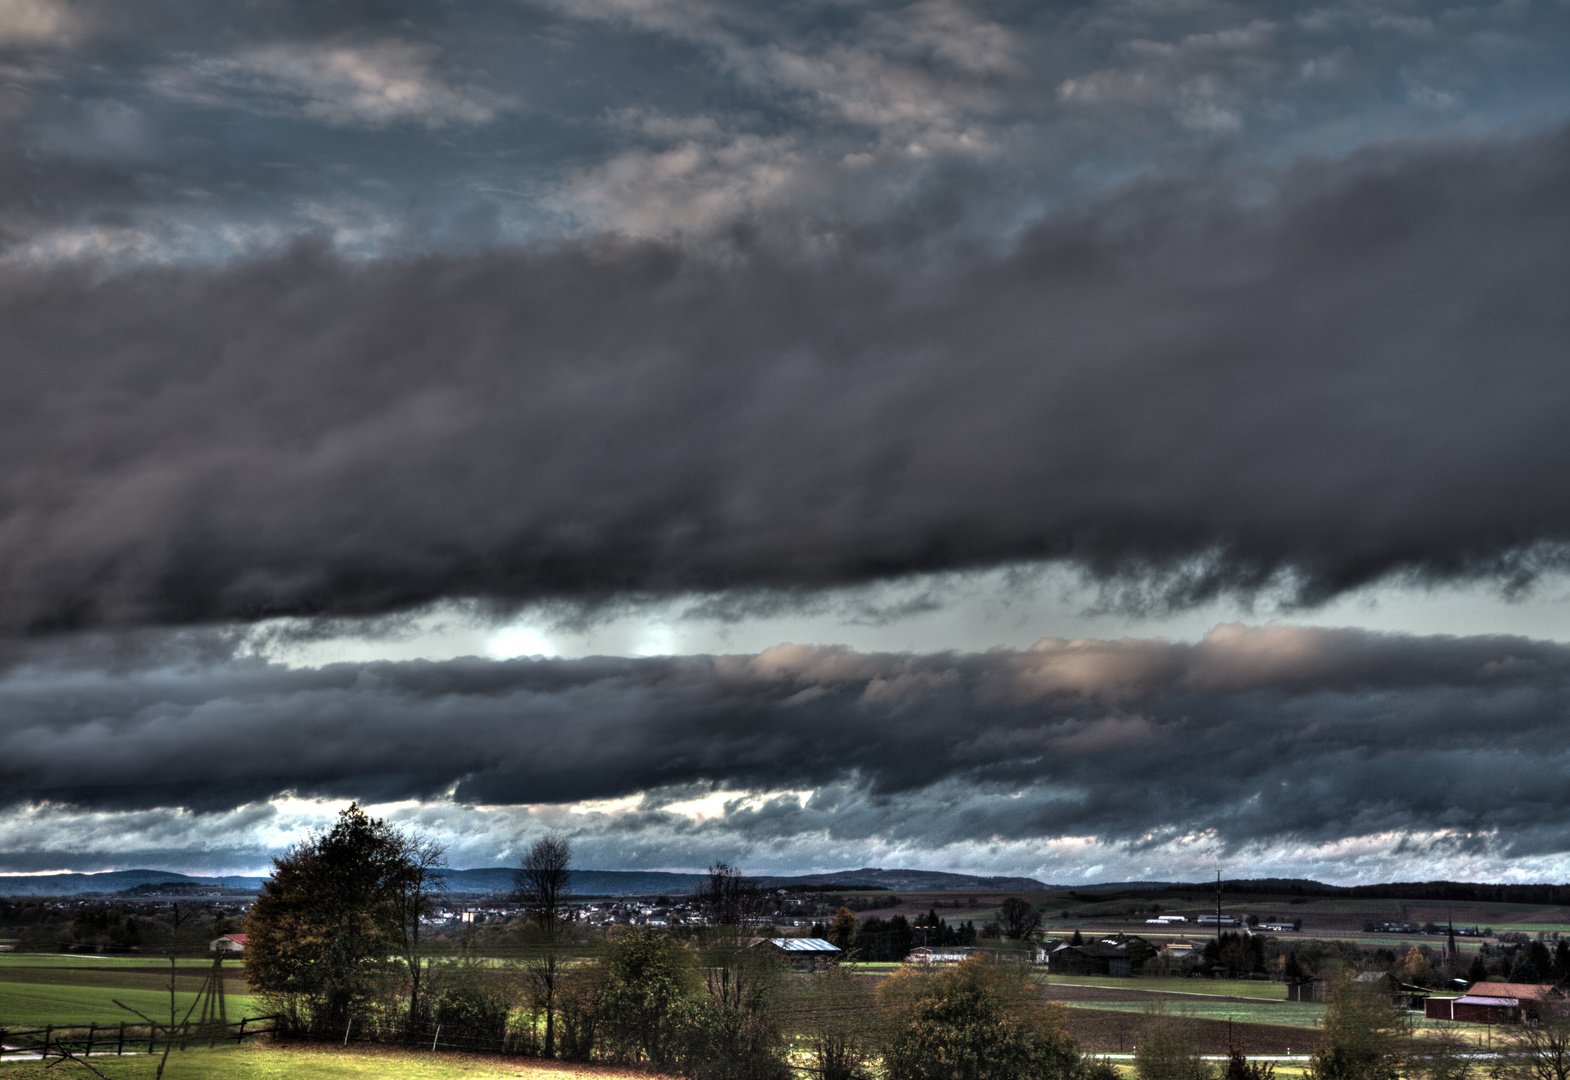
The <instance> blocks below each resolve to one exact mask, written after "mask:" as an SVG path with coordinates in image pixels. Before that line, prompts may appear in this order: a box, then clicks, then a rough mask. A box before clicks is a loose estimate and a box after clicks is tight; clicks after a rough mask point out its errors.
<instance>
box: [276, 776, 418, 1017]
mask: <svg viewBox="0 0 1570 1080" xmlns="http://www.w3.org/2000/svg"><path fill="white" fill-rule="evenodd" d="M415 855H416V853H415V852H414V851H413V849H412V847H411V844H410V839H409V837H407V836H405V835H404V834H403V833H400V832H399V831H398V830H397V829H395V828H393V827H392V826H390V825H388V824H387V823H386V822H384V821H380V820H377V819H375V818H372V817H370V816H368V815H367V814H366V813H365V811H363V810H361V809H360V808H359V806H358V805H355V806H350V807H349V808H348V809H347V810H344V811H343V812H341V813H340V814H339V815H338V821H337V822H336V823H335V824H334V825H333V827H332V829H330V830H328V831H327V832H324V833H321V834H318V835H316V836H314V837H312V838H311V839H309V840H305V841H302V842H301V843H298V844H296V845H295V846H294V847H293V848H291V849H290V850H289V851H288V852H287V853H286V854H285V855H283V856H281V857H279V858H277V859H274V860H273V874H272V877H271V878H269V879H268V880H267V881H266V882H265V883H264V884H263V886H262V892H261V894H260V895H259V896H258V897H257V899H256V902H255V903H254V904H253V905H252V906H251V911H250V916H249V917H248V918H247V920H246V933H247V934H248V935H249V941H248V942H247V944H246V949H245V973H246V979H247V981H248V982H249V983H250V985H251V988H252V989H253V991H255V992H256V993H258V994H259V995H261V996H262V997H263V998H265V999H266V1000H267V1001H268V1002H269V1004H270V1006H271V1007H272V1009H273V1010H274V1011H275V1012H278V1013H280V1014H281V1015H282V1016H283V1018H284V1019H283V1021H282V1026H283V1027H285V1028H286V1029H292V1030H294V1031H296V1032H302V1033H310V1034H319V1035H328V1034H331V1035H334V1036H337V1035H341V1034H344V1033H346V1032H347V1031H348V1030H349V1028H350V1025H351V1024H352V1023H364V1022H365V1021H367V1020H369V1019H370V1014H371V1012H372V1005H373V1002H374V1001H375V999H376V998H377V997H378V992H379V990H380V989H381V988H382V987H384V986H385V985H386V984H387V983H388V982H389V981H391V980H392V979H393V978H395V977H396V974H397V968H398V967H399V966H400V965H399V961H401V960H403V959H405V958H406V956H407V954H408V951H409V950H408V940H407V938H408V935H409V933H410V928H409V926H408V925H407V919H408V918H409V916H410V914H411V912H412V911H413V912H415V913H416V917H417V909H418V905H417V904H416V905H414V906H413V907H411V902H410V896H409V894H410V890H411V889H414V888H416V887H418V883H419V882H422V881H425V880H427V879H426V877H425V876H424V875H423V874H422V872H421V868H420V867H419V865H418V859H417V858H416V857H415Z"/></svg>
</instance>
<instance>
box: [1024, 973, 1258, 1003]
mask: <svg viewBox="0 0 1570 1080" xmlns="http://www.w3.org/2000/svg"><path fill="white" fill-rule="evenodd" d="M1047 983H1048V985H1052V986H1102V987H1106V988H1107V989H1110V990H1145V991H1151V990H1159V991H1162V992H1164V993H1169V994H1196V995H1204V996H1207V997H1251V998H1269V999H1270V1000H1271V1001H1282V1002H1284V1001H1286V999H1287V987H1286V983H1277V982H1253V981H1251V980H1248V979H1179V978H1145V977H1144V976H1139V977H1137V978H1110V977H1108V976H1103V975H1049V976H1047Z"/></svg>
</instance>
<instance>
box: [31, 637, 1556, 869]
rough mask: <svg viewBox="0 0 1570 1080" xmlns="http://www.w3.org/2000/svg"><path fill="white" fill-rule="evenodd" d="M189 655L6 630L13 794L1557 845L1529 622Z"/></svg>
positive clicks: (1513, 852)
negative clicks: (1186, 637) (297, 658)
mask: <svg viewBox="0 0 1570 1080" xmlns="http://www.w3.org/2000/svg"><path fill="white" fill-rule="evenodd" d="M187 640H196V639H187ZM190 648H191V646H189V645H181V644H178V643H176V644H173V645H171V644H168V643H165V644H163V645H161V646H160V647H159V648H158V649H154V650H151V651H148V652H144V653H130V654H125V655H122V656H120V657H119V659H117V660H115V659H110V660H109V662H106V658H105V656H104V655H102V654H95V653H93V652H91V651H85V652H74V651H72V650H64V649H60V648H58V647H55V646H50V647H42V646H35V647H31V648H29V649H28V650H24V652H25V655H22V654H14V655H13V657H12V665H11V666H10V668H9V669H8V671H7V672H6V674H5V677H4V678H3V679H0V718H3V719H0V791H4V792H5V793H6V795H7V798H8V799H9V800H10V805H11V806H13V807H16V806H20V805H23V804H28V803H31V804H34V805H39V804H44V803H49V804H53V805H56V806H74V807H77V808H81V809H86V810H95V811H107V812H110V816H109V817H108V818H106V819H104V822H103V823H101V824H100V825H99V826H97V828H98V829H99V830H100V831H102V830H103V829H104V828H112V823H113V821H114V820H115V819H116V817H119V816H123V817H125V818H126V820H131V819H133V818H135V817H136V816H137V814H138V813H145V812H146V811H149V810H152V809H154V808H158V807H166V808H168V807H183V808H189V809H192V810H195V811H198V812H199V813H213V814H217V816H218V817H219V818H221V819H223V820H224V821H229V820H230V819H231V818H233V817H234V814H233V813H231V811H234V810H235V809H236V808H243V807H245V806H248V805H249V806H252V807H256V806H258V805H260V804H261V803H263V801H264V800H266V799H268V798H269V797H270V796H275V795H277V794H280V793H284V792H293V793H295V794H296V795H299V796H317V797H330V798H343V799H347V798H358V799H360V800H362V801H395V800H400V799H414V800H425V801H428V802H431V803H433V804H445V803H447V802H448V793H449V792H450V793H451V796H450V798H451V800H453V801H456V802H457V803H459V804H467V805H476V804H478V805H483V806H491V807H500V806H507V805H519V804H540V803H558V804H560V803H570V802H575V801H581V800H603V799H612V798H616V797H622V796H628V795H635V794H637V793H640V792H642V793H647V794H646V797H645V798H644V800H643V803H642V805H641V806H639V807H637V808H635V809H633V810H631V811H629V812H628V813H627V814H626V815H625V816H624V817H622V818H618V819H614V820H613V821H612V822H611V823H610V824H609V825H608V826H604V828H603V829H602V832H603V833H605V835H601V836H600V838H599V842H601V843H603V842H604V841H605V840H606V836H607V835H608V836H610V837H611V838H612V840H613V841H615V838H616V836H618V835H619V837H620V840H619V844H620V846H621V850H623V851H631V850H634V849H636V848H637V847H638V845H639V843H640V841H647V840H650V838H651V837H655V834H656V833H658V834H659V836H661V837H665V840H663V841H662V842H664V843H669V844H677V843H680V844H684V845H687V846H688V847H691V848H693V849H695V850H696V849H699V848H705V846H706V849H707V850H712V849H713V848H714V847H716V846H723V845H731V846H734V845H735V844H738V843H742V842H745V843H747V844H750V845H758V844H765V845H766V844H769V843H789V842H790V841H791V840H792V839H793V838H800V837H801V836H803V835H814V836H823V837H826V838H829V839H832V840H838V841H844V842H852V841H861V840H866V839H867V838H872V837H876V838H878V839H879V840H880V841H881V842H883V843H886V844H889V845H893V846H905V847H914V848H921V849H925V850H928V851H931V850H938V849H942V848H944V847H945V846H946V845H966V844H969V845H977V844H987V843H992V844H1010V843H1018V842H1021V841H1032V840H1051V839H1053V838H1063V837H1088V836H1094V837H1096V838H1098V841H1099V842H1100V843H1102V844H1118V845H1124V846H1126V847H1129V848H1131V849H1139V848H1142V847H1149V848H1158V847H1161V846H1162V845H1170V844H1173V843H1178V844H1182V843H1188V842H1195V841H1199V842H1204V843H1212V842H1214V843H1219V844H1221V845H1223V846H1224V847H1227V848H1232V849H1236V848H1240V847H1246V846H1248V845H1260V844H1276V845H1280V844H1295V843H1296V844H1305V845H1311V846H1312V845H1321V846H1322V845H1334V844H1335V843H1337V842H1338V841H1343V840H1346V839H1348V838H1367V837H1370V836H1380V837H1386V838H1388V839H1387V840H1386V841H1385V842H1386V843H1387V844H1389V845H1395V844H1399V843H1403V842H1406V841H1407V840H1409V839H1410V840H1411V842H1413V843H1418V842H1421V843H1422V844H1425V845H1428V846H1430V847H1432V846H1433V845H1439V846H1440V847H1443V848H1445V849H1446V850H1449V851H1451V852H1452V853H1465V852H1467V851H1484V850H1486V851H1489V852H1493V853H1496V854H1499V855H1501V856H1503V857H1507V858H1522V857H1526V858H1530V857H1541V856H1545V855H1552V854H1554V853H1562V852H1565V851H1567V850H1570V832H1567V830H1566V827H1565V820H1566V811H1567V809H1570V782H1567V781H1570V749H1567V745H1566V741H1565V738H1564V730H1565V717H1566V715H1567V709H1570V648H1567V647H1564V646H1560V645H1555V644H1548V643H1542V642H1533V641H1528V640H1525V639H1520V638H1504V637H1486V638H1485V637H1479V638H1438V637H1435V638H1422V637H1403V636H1395V635H1380V634H1372V633H1368V632H1364V631H1355V630H1343V631H1332V630H1310V629H1298V628H1284V627H1281V628H1264V629H1250V628H1246V627H1241V626H1223V627H1218V628H1217V629H1216V630H1215V631H1213V632H1212V633H1211V634H1210V635H1209V636H1207V637H1206V638H1205V639H1204V640H1203V641H1201V642H1199V643H1197V644H1172V643H1168V642H1164V641H1160V640H1123V641H1116V642H1112V641H1073V642H1068V641H1062V640H1051V639H1049V640H1045V641H1043V642H1041V643H1040V644H1039V645H1037V646H1036V647H1035V648H1033V649H1030V650H1026V651H1006V650H995V651H992V652H988V653H984V654H943V655H929V656H910V655H869V654H858V653H854V652H850V651H848V650H844V649H835V648H808V647H800V646H781V647H779V648H777V649H773V650H769V651H767V652H765V653H762V654H759V655H755V656H697V657H686V658H652V659H609V658H594V659H587V660H517V661H505V662H498V661H479V660H457V661H450V662H443V663H432V662H405V663H373V664H364V665H348V664H340V665H332V666H329V667H325V668H321V669H293V670H292V669H287V668H283V667H280V666H276V665H268V664H264V663H262V662H259V661H255V660H244V659H234V660H230V661H227V662H214V655H213V653H211V652H200V651H199V652H196V653H193V652H190V651H189V649H190ZM220 651H221V650H220ZM714 790H730V791H734V792H737V793H738V796H737V797H738V799H742V798H743V796H744V795H745V793H747V792H749V791H750V792H759V791H762V792H776V793H779V792H787V791H792V790H794V791H808V790H810V791H813V792H814V794H813V795H812V796H811V797H810V798H806V799H802V798H801V797H798V796H795V795H790V796H785V795H778V796H776V797H775V798H773V799H765V800H762V801H753V802H749V803H747V804H746V805H745V806H742V805H738V806H737V807H736V808H735V809H734V812H733V813H729V814H726V815H724V816H723V817H722V818H721V819H719V820H718V821H711V822H708V823H706V824H704V825H703V826H702V827H701V829H700V828H699V827H697V826H692V827H686V826H684V827H683V828H682V829H677V830H675V831H674V832H673V831H672V830H671V826H670V821H669V820H666V818H667V817H668V815H666V816H662V815H661V814H660V808H661V806H663V805H668V804H669V803H671V802H673V801H680V800H682V799H690V798H693V797H696V796H699V795H703V794H706V793H708V792H711V791H714ZM239 812H240V814H241V816H242V817H244V816H245V815H246V814H250V815H251V816H255V814H256V813H258V812H260V811H257V810H254V809H253V810H243V809H242V810H240V811H239ZM264 816H265V815H264ZM226 828H227V826H226ZM662 830H663V831H662ZM699 833H701V834H702V835H698V834H699ZM645 834H647V835H645ZM1414 838H1416V839H1414ZM701 857H702V856H701V853H700V854H699V855H697V856H695V857H694V858H693V860H692V861H693V862H695V863H696V862H699V861H701ZM46 861H47V860H46ZM647 861H648V860H646V859H642V858H640V861H639V865H642V864H645V863H646V862H647ZM669 861H670V859H669V857H667V858H666V859H655V860H654V861H653V863H652V864H653V865H659V864H661V863H669ZM678 861H679V860H678Z"/></svg>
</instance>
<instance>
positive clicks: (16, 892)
mask: <svg viewBox="0 0 1570 1080" xmlns="http://www.w3.org/2000/svg"><path fill="white" fill-rule="evenodd" d="M446 878H447V889H448V891H450V892H464V893H491V894H496V893H505V892H510V891H511V890H512V888H513V870H512V868H511V867H507V866H490V867H480V868H477V869H473V870H448V871H447V872H446ZM707 879H708V875H707V874H680V873H669V872H666V871H658V870H574V871H573V872H572V888H573V892H575V893H577V894H578V895H580V896H656V895H659V894H662V893H663V894H665V895H668V896H684V895H686V894H688V893H691V892H693V891H694V890H695V889H697V888H698V887H699V886H700V885H701V884H702V883H703V882H704V881H706V880H707ZM264 880H265V879H263V878H259V877H239V876H230V877H195V876H192V875H189V874H177V873H174V872H172V871H169V870H109V871H105V872H103V873H98V874H74V873H67V874H38V875H27V874H0V896H77V895H87V894H104V895H108V894H112V893H120V892H125V891H127V890H130V889H137V888H140V887H142V886H157V885H169V886H181V887H186V886H192V885H206V886H211V887H213V888H231V889H236V888H237V889H252V890H260V889H261V887H262V882H263V881H264ZM755 880H756V881H757V882H758V883H759V884H761V885H764V886H766V887H768V888H780V887H783V886H789V885H822V886H825V887H830V888H834V887H838V888H854V887H855V886H858V885H864V886H865V885H880V886H884V887H886V888H890V889H920V890H945V891H965V890H973V891H975V892H1041V891H1043V890H1046V889H1048V888H1050V886H1048V885H1044V884H1042V883H1041V882H1039V881H1037V880H1035V879H1034V878H1025V877H977V876H974V875H971V874H947V873H942V872H939V871H934V870H883V869H879V868H876V867H867V868H865V869H862V870H850V871H844V872H842V873H834V874H800V875H786V876H780V875H767V876H760V877H758V878H756V879H755Z"/></svg>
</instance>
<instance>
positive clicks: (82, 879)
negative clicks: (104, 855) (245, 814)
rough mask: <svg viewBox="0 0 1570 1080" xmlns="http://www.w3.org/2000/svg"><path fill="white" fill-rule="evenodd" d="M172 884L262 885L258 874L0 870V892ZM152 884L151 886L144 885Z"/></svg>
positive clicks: (80, 891)
mask: <svg viewBox="0 0 1570 1080" xmlns="http://www.w3.org/2000/svg"><path fill="white" fill-rule="evenodd" d="M159 885H168V886H172V887H176V888H178V889H179V891H180V892H181V893H182V894H189V893H190V892H191V888H190V887H191V886H201V885H206V886H211V887H212V888H213V889H214V890H217V889H223V888H227V889H249V890H251V891H253V892H254V891H255V890H257V889H260V888H261V887H262V879H261V878H259V877H211V878H209V877H192V876H190V875H189V874H175V873H171V872H170V871H168V870H106V871H104V872H103V873H100V874H37V875H33V874H0V896H79V895H86V894H91V893H104V894H108V893H118V892H126V891H127V890H130V889H135V890H137V892H138V893H140V894H148V893H154V892H156V886H159ZM146 886H153V887H154V888H146Z"/></svg>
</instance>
